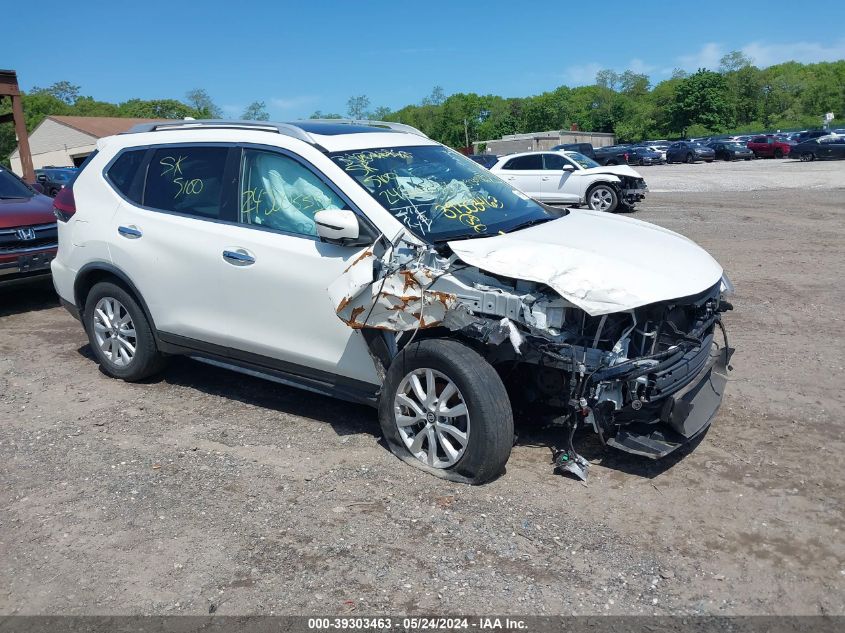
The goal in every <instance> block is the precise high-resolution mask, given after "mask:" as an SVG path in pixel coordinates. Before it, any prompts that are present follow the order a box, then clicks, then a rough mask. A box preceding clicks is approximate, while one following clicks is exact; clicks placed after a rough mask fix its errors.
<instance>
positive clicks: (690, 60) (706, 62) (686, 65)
mask: <svg viewBox="0 0 845 633" xmlns="http://www.w3.org/2000/svg"><path fill="white" fill-rule="evenodd" d="M725 53H727V51H726V50H725V48H724V46H722V45H721V44H717V43H716V42H708V43H707V44H705V45H704V46H702V47H701V49H699V51H698V52H696V53H692V54H691V55H681V56H679V57H678V58H677V59H678V66H680V67H681V68H683V69H684V70H698V69H699V68H707V69H709V70H716V69H717V68H718V67H719V60H720V59H722V56H723V55H724V54H725Z"/></svg>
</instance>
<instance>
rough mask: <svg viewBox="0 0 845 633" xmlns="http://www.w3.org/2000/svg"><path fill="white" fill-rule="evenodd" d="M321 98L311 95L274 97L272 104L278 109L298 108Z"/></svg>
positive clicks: (271, 100)
mask: <svg viewBox="0 0 845 633" xmlns="http://www.w3.org/2000/svg"><path fill="white" fill-rule="evenodd" d="M318 100H319V99H318V98H317V97H314V96H311V95H300V96H298V97H273V98H272V99H270V105H271V106H272V107H273V108H274V109H276V110H296V109H298V108H303V107H305V106H307V105H312V104H314V103H316V102H317V101H318Z"/></svg>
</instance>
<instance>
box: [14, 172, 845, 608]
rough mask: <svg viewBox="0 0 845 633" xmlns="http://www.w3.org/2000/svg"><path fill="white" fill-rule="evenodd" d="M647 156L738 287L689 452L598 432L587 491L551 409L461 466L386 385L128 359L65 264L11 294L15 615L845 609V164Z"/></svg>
mask: <svg viewBox="0 0 845 633" xmlns="http://www.w3.org/2000/svg"><path fill="white" fill-rule="evenodd" d="M641 171H642V173H643V175H644V176H645V177H646V179H647V180H648V182H649V185H650V186H651V190H652V193H651V195H650V196H649V197H648V199H647V201H646V202H645V203H644V204H643V205H642V208H641V210H640V211H638V212H637V213H636V214H635V217H637V218H640V219H643V220H648V221H653V222H656V223H658V224H661V225H663V226H666V227H668V228H671V229H673V230H676V231H678V232H680V233H682V234H684V235H687V236H689V237H690V238H692V239H694V240H696V241H697V242H699V243H700V244H701V245H702V246H704V247H705V248H707V249H708V250H709V251H710V252H711V253H713V255H714V256H715V257H716V258H717V259H718V260H719V261H720V262H721V263H722V264H723V265H724V267H725V268H726V269H727V270H728V271H729V273H730V276H731V278H732V280H733V281H734V283H735V285H736V287H737V291H738V294H737V296H736V297H735V299H736V301H735V304H736V310H735V311H734V312H733V313H730V314H729V315H728V316H727V326H728V328H729V329H728V331H729V334H730V335H731V340H732V344H734V345H735V346H736V347H737V348H738V352H737V354H736V355H735V357H734V360H733V365H734V368H735V371H734V372H733V378H732V382H731V384H730V385H729V389H728V395H727V398H726V401H725V403H724V405H723V408H722V411H721V413H720V415H719V417H718V419H717V420H716V422H715V423H714V425H713V427H712V428H711V429H710V431H709V432H708V433H707V434H706V436H705V437H704V438H703V440H701V441H700V443H698V445H697V446H695V447H693V448H692V449H690V450H685V451H683V453H682V454H681V455H675V456H672V457H671V458H669V459H667V460H664V461H662V462H658V463H652V462H648V461H643V460H640V459H638V458H635V457H632V456H628V455H625V454H619V453H603V452H602V451H601V450H600V447H599V446H598V445H597V444H596V442H595V441H593V439H592V438H591V437H590V436H584V437H583V438H581V439H580V440H579V441H578V442H577V444H576V445H577V446H579V447H580V449H581V451H582V452H583V454H585V455H586V456H587V457H588V458H589V459H590V460H591V461H592V462H593V468H592V470H591V474H590V479H589V481H588V483H587V484H586V485H582V484H581V483H580V482H578V481H576V480H574V479H571V478H568V477H562V476H556V475H553V474H552V470H551V466H550V459H551V448H550V447H551V446H552V445H554V443H555V442H557V441H558V440H559V439H560V438H559V437H558V436H557V435H556V434H555V433H552V432H546V431H541V430H537V429H536V428H534V427H532V425H531V424H530V421H525V420H523V421H520V423H519V425H518V430H519V433H520V435H519V442H518V445H517V446H516V447H515V449H514V451H513V454H512V456H511V461H510V463H509V467H508V472H507V473H506V474H505V475H504V476H503V477H501V478H500V479H498V480H496V481H494V482H492V483H490V484H488V485H485V486H481V487H468V486H462V485H455V484H451V483H448V482H445V481H441V480H439V479H436V478H434V477H431V476H428V475H426V474H424V473H421V472H419V471H416V470H415V469H412V468H410V467H409V466H407V465H405V464H403V463H402V462H400V461H399V460H397V459H396V458H394V457H393V456H392V455H391V454H390V453H389V452H388V451H387V449H386V448H385V447H384V445H383V444H382V443H381V441H380V439H379V432H378V424H377V421H376V417H375V412H374V411H372V410H370V409H367V408H365V407H357V406H352V405H348V404H345V403H341V402H336V401H332V400H329V399H326V398H322V397H319V396H315V395H312V394H308V393H305V392H300V391H296V390H292V389H287V388H283V387H281V386H278V385H274V384H271V383H267V382H263V381H260V380H257V379H252V378H249V377H245V376H240V375H237V374H232V373H228V372H226V371H223V370H218V369H214V368H211V367H207V366H204V365H201V364H199V363H196V362H193V361H190V360H186V359H176V360H175V362H173V364H172V365H171V366H170V368H169V369H168V370H167V372H166V373H165V374H164V375H163V377H161V378H160V379H158V380H153V381H150V382H148V383H146V384H127V383H123V382H118V381H115V380H111V379H108V378H106V377H105V376H104V375H103V374H101V373H100V372H99V371H98V369H97V367H96V365H95V364H94V363H93V362H92V360H91V356H90V352H89V349H88V346H87V340H86V338H85V336H84V334H83V332H82V329H81V327H80V326H79V324H78V323H77V322H76V321H74V320H73V319H72V318H71V317H70V316H69V315H68V314H67V313H66V312H65V311H64V310H63V309H61V308H59V307H58V304H57V300H56V297H55V295H54V294H53V292H52V290H51V288H50V286H49V285H43V284H42V285H40V286H35V287H30V288H26V289H23V288H19V289H14V290H5V291H4V290H0V420H2V424H0V613H2V614H36V613H37V614H95V613H96V614H104V613H109V614H133V613H147V614H153V613H155V614H166V613H191V614H203V613H208V612H209V610H210V609H214V610H216V612H217V613H219V614H244V613H255V614H269V613H276V614H282V613H284V614H305V613H309V614H310V613H316V614H326V613H354V614H378V613H392V614H400V613H423V612H425V613H452V614H456V613H467V614H471V613H489V612H490V611H494V612H499V613H515V614H543V613H554V614H571V613H578V614H584V613H612V614H619V613H625V614H629V613H658V614H667V613H671V614H677V613H681V614H703V613H706V614H762V613H775V614H843V613H845V600H843V596H845V547H843V533H842V529H843V526H845V517H843V510H845V486H843V481H845V460H843V458H842V455H843V452H845V433H843V428H845V399H843V396H842V375H843V365H844V364H845V346H843V335H842V328H843V326H845V322H843V311H842V308H843V305H845V284H843V282H842V279H843V274H845V257H843V244H845V189H844V188H843V183H845V179H843V176H845V162H838V163H813V164H801V163H798V162H794V161H773V160H769V161H762V160H761V161H754V162H751V163H740V164H731V165H727V164H724V163H713V164H703V165H695V166H682V165H669V166H665V167H652V168H648V167H647V168H643V169H642V170H641ZM775 187H777V188H775Z"/></svg>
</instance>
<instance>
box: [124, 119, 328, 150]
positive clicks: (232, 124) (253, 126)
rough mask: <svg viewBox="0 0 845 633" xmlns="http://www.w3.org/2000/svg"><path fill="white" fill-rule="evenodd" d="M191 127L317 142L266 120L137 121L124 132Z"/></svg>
mask: <svg viewBox="0 0 845 633" xmlns="http://www.w3.org/2000/svg"><path fill="white" fill-rule="evenodd" d="M193 129H230V130H259V131H264V132H276V133H277V134H284V135H285V136H291V137H293V138H296V139H299V140H300V141H305V142H306V143H308V144H310V145H317V142H316V141H315V140H314V139H313V138H312V136H311V135H310V134H308V133H307V132H306V131H305V130H302V129H300V128H298V127H296V126H295V125H291V124H290V123H270V122H267V121H229V120H226V119H185V120H181V119H180V120H175V119H174V120H172V121H154V122H153V123H139V124H138V125H134V126H132V127H131V128H129V130H128V131H127V132H126V133H127V134H137V133H141V132H159V131H162V130H193Z"/></svg>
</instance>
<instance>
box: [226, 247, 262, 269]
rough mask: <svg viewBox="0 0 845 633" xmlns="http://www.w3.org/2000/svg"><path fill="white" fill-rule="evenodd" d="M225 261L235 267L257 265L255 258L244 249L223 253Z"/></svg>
mask: <svg viewBox="0 0 845 633" xmlns="http://www.w3.org/2000/svg"><path fill="white" fill-rule="evenodd" d="M223 259H224V260H226V261H227V262H228V263H230V264H232V265H233V266H251V265H252V264H254V263H255V258H254V257H253V256H252V255H250V254H249V253H248V252H247V251H246V249H243V248H239V249H236V250H231V251H229V250H226V251H223Z"/></svg>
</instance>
